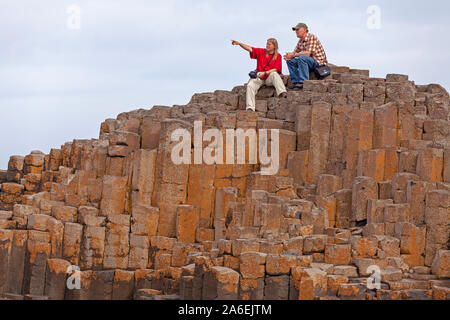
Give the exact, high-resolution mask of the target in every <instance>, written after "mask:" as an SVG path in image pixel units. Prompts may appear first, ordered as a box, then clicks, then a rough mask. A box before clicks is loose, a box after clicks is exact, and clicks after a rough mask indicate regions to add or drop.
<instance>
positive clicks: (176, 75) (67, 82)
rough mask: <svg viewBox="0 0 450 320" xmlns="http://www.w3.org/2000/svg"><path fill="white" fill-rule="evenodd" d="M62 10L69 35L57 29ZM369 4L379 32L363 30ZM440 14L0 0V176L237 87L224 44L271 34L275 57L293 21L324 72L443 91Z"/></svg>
mask: <svg viewBox="0 0 450 320" xmlns="http://www.w3.org/2000/svg"><path fill="white" fill-rule="evenodd" d="M73 4H75V5H77V6H78V7H79V8H80V9H81V13H80V29H73V28H69V27H68V21H69V25H72V26H73V25H74V21H75V26H76V19H75V20H73V19H70V18H71V17H73V15H71V13H68V12H67V9H68V7H69V6H71V5H73ZM371 5H376V6H378V7H379V9H380V20H379V21H380V27H381V29H370V28H368V25H367V21H368V19H370V16H371V15H370V14H368V13H367V8H368V7H369V6H371ZM449 12H450V3H449V1H426V2H425V1H415V0H410V1H404V0H395V1H365V0H348V1H343V0H339V1H338V0H336V1H331V0H330V1H325V0H323V1H317V0H316V1H309V2H306V1H297V2H293V1H292V0H290V1H283V0H278V1H274V0H270V1H267V0H257V1H253V0H251V1H250V0H245V1H242V0H241V1H216V0H191V1H177V0H172V1H148V0H147V1H145V0H126V1H125V0H114V1H113V0H80V1H66V0H40V1H35V0H0V28H1V32H0V42H1V44H2V50H0V112H1V113H0V141H1V145H0V169H6V168H7V164H8V160H9V157H10V156H11V155H26V154H28V153H30V152H31V151H32V150H41V151H43V152H45V153H48V152H49V151H50V149H51V148H60V146H61V145H62V144H64V143H65V142H68V141H72V140H73V139H89V138H98V133H99V129H100V123H101V122H102V121H104V120H105V119H107V118H115V117H116V116H117V114H119V113H121V112H124V111H130V110H134V109H138V108H147V109H150V108H151V107H152V106H153V105H168V106H172V105H174V104H186V103H188V102H189V100H190V98H191V96H192V94H194V93H196V92H209V91H214V90H217V89H224V90H231V89H232V88H233V87H234V86H237V85H241V84H244V83H245V82H246V81H248V76H247V74H248V72H249V71H250V70H251V69H254V68H255V60H251V59H250V58H249V56H248V53H246V52H245V51H243V50H242V49H240V48H239V47H233V46H231V44H230V40H231V39H235V40H238V41H241V42H244V43H246V44H249V45H252V46H255V47H264V46H265V43H266V39H268V38H270V37H275V38H277V39H278V42H279V45H280V51H281V53H285V52H287V51H292V50H293V48H294V47H295V44H296V43H297V40H298V39H297V38H296V37H295V34H294V32H292V31H291V27H292V26H293V25H295V24H297V23H298V22H305V23H307V24H308V26H309V29H310V32H311V33H314V34H315V35H316V36H318V37H319V39H320V40H321V42H322V44H323V46H324V48H325V51H326V53H327V56H328V60H329V62H331V63H333V64H336V65H345V66H350V67H351V68H361V69H370V71H371V76H373V77H385V76H386V74H387V73H401V74H408V75H409V76H410V80H414V81H415V82H416V83H417V84H428V83H439V84H441V85H443V86H444V87H445V88H446V89H447V90H449V88H450V80H449V76H448V75H449V73H450V68H449V64H448V58H449V51H450V42H449V41H448V34H450V23H449V19H448V13H449ZM370 21H372V20H370ZM283 73H285V74H288V73H289V72H288V70H287V66H286V64H285V63H283Z"/></svg>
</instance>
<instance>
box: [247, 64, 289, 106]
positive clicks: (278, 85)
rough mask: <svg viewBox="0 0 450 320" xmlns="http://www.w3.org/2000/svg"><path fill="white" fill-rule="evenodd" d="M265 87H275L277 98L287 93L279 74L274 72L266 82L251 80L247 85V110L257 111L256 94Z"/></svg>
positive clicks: (257, 79)
mask: <svg viewBox="0 0 450 320" xmlns="http://www.w3.org/2000/svg"><path fill="white" fill-rule="evenodd" d="M263 85H266V86H274V87H275V90H276V91H277V96H278V95H280V94H282V93H283V92H286V87H285V86H284V83H283V80H282V79H281V77H280V75H279V74H278V72H272V73H271V74H269V76H268V77H267V79H265V80H261V79H260V78H256V79H250V81H249V82H248V84H247V109H252V110H253V111H255V99H256V94H257V93H258V90H259V88H261V86H263Z"/></svg>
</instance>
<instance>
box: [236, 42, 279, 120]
mask: <svg viewBox="0 0 450 320" xmlns="http://www.w3.org/2000/svg"><path fill="white" fill-rule="evenodd" d="M231 44H232V45H234V46H235V45H239V46H241V48H242V49H244V50H247V51H248V52H249V53H250V58H252V59H256V65H257V70H258V71H259V72H258V77H257V78H256V79H250V81H249V82H248V84H247V110H253V111H255V97H256V94H257V92H258V90H259V88H260V87H261V86H262V85H267V86H274V87H275V90H276V91H277V96H280V97H282V98H286V97H287V94H286V87H285V86H284V83H283V80H282V79H281V77H280V74H281V62H282V58H281V55H280V54H279V53H278V41H277V40H276V39H274V38H270V39H269V40H267V44H266V48H265V49H262V48H254V47H251V46H248V45H246V44H243V43H241V42H238V41H236V40H232V41H231Z"/></svg>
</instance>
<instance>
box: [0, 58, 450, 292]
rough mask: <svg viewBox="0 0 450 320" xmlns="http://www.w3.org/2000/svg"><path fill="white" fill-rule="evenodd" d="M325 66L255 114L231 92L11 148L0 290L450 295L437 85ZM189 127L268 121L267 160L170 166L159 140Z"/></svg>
mask: <svg viewBox="0 0 450 320" xmlns="http://www.w3.org/2000/svg"><path fill="white" fill-rule="evenodd" d="M332 71H333V72H332V75H331V76H330V77H328V78H327V79H325V80H320V81H319V80H309V81H306V82H305V84H304V89H303V90H302V91H298V92H294V91H289V92H288V97H287V98H286V99H282V98H277V97H274V90H273V88H271V87H263V88H262V89H261V90H260V92H259V93H258V96H257V103H256V109H257V111H256V112H255V113H253V112H248V111H245V110H244V109H245V86H238V87H235V88H233V90H231V91H223V90H218V91H215V92H212V93H200V94H195V95H194V96H193V97H192V99H191V101H190V102H189V103H188V104H187V105H182V106H173V107H168V106H154V107H153V108H152V109H151V110H145V109H139V110H134V111H131V112H125V113H121V114H119V115H118V116H117V118H116V119H107V120H105V121H104V122H103V123H102V124H101V128H100V135H99V138H98V139H91V140H74V141H72V142H67V143H65V144H64V145H62V146H61V148H59V149H52V150H51V151H50V153H49V154H44V153H42V152H39V151H32V152H31V153H30V154H29V155H27V156H25V157H23V156H11V158H10V161H9V165H8V168H7V170H0V298H3V299H19V300H24V299H72V300H78V299H153V300H161V299H163V300H164V299H166V300H170V299H347V300H348V299H447V300H449V299H450V278H449V277H450V269H449V266H450V251H449V249H450V248H449V243H450V242H449V230H450V229H449V221H450V137H449V130H450V122H449V95H448V93H447V92H446V90H445V89H444V88H442V87H441V86H439V85H436V84H430V85H415V84H414V82H412V81H409V80H408V76H406V75H395V74H390V75H387V77H386V79H382V78H370V77H369V73H368V71H367V70H355V69H350V68H348V67H337V66H332ZM283 79H284V81H285V83H288V82H289V81H290V80H289V78H288V77H284V78H283ZM195 121H200V122H201V123H202V126H203V128H205V129H206V128H217V129H218V131H217V132H218V136H220V135H222V137H223V139H224V141H227V140H226V130H227V129H238V128H242V129H245V130H247V129H255V130H258V129H277V130H279V131H278V132H279V152H278V155H279V160H278V167H279V169H278V171H277V172H276V173H275V174H273V175H264V174H262V173H261V171H262V169H263V167H264V163H262V161H261V156H260V155H258V156H257V158H258V159H257V162H256V163H250V162H249V161H246V162H245V163H244V164H239V163H237V161H234V162H233V164H222V163H220V161H219V162H218V163H217V161H216V163H214V162H212V163H209V164H208V163H205V162H200V163H194V161H191V162H192V164H187V163H181V164H175V163H174V162H173V161H171V152H172V151H173V148H174V147H175V145H176V144H177V141H172V140H171V134H172V132H173V131H174V130H175V129H180V128H183V129H185V130H186V131H187V132H189V133H190V134H191V136H194V134H195V130H196V128H195V126H196V124H195ZM258 134H259V136H261V132H258ZM273 139H274V138H273V137H272V136H271V138H270V139H269V140H270V141H274V140H273ZM206 140H207V139H206ZM219 140H220V139H219ZM209 141H211V140H209ZM206 142H208V141H203V142H201V141H200V146H203V148H204V152H205V153H208V152H209V154H210V155H215V156H217V152H220V149H219V148H213V147H207V146H208V144H207V143H206ZM271 143H274V142H271ZM194 144H195V142H194V143H193V144H192V145H191V144H189V145H188V152H192V158H193V159H194V158H195V157H196V156H198V155H195V148H194V147H195V146H194ZM197 147H198V146H197ZM191 148H192V149H191ZM248 149H249V146H248V145H247V146H246V150H248ZM212 151H214V152H212ZM231 152H232V149H226V150H225V151H224V153H223V154H222V155H223V157H224V158H225V157H226V156H227V155H228V156H229V155H230V154H229V153H231ZM201 157H202V154H200V159H201ZM235 157H236V155H235ZM189 158H190V155H188V157H187V159H188V160H189ZM249 158H250V156H249V157H248V159H249ZM216 159H218V158H216ZM230 159H232V155H231V157H230ZM234 160H235V159H234ZM377 277H379V280H380V281H379V282H377V280H376V278H377ZM374 278H375V279H374ZM368 283H370V284H372V285H374V284H375V287H370V286H368V285H367V284H368ZM376 285H378V286H376Z"/></svg>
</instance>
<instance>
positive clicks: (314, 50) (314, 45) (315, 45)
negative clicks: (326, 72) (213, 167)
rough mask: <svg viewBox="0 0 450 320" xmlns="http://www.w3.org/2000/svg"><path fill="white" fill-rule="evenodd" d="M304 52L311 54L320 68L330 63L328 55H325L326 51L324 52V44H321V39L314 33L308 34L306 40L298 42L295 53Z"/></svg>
mask: <svg viewBox="0 0 450 320" xmlns="http://www.w3.org/2000/svg"><path fill="white" fill-rule="evenodd" d="M302 51H309V52H311V57H312V58H314V60H316V61H317V63H318V64H319V66H320V65H322V64H327V63H328V61H327V55H326V54H325V50H323V47H322V44H321V43H320V41H319V39H318V38H317V37H316V36H315V35H313V34H312V33H308V34H307V35H306V38H305V40H302V39H300V40H299V41H298V43H297V46H296V47H295V49H294V52H302Z"/></svg>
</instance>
